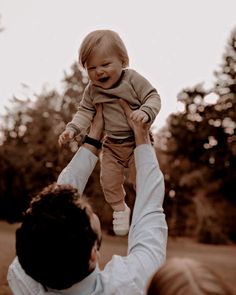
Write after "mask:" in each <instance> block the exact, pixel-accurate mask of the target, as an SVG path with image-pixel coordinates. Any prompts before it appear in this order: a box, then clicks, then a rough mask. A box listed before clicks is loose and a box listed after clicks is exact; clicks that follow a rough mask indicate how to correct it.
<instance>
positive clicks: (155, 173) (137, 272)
mask: <svg viewBox="0 0 236 295" xmlns="http://www.w3.org/2000/svg"><path fill="white" fill-rule="evenodd" d="M134 155H135V164H136V169H137V176H136V177H137V178H136V189H137V195H136V201H135V206H134V211H133V217H132V223H131V227H130V232H129V237H128V254H127V256H125V257H122V256H118V255H114V256H113V257H112V259H111V261H109V262H108V263H107V265H106V266H105V268H104V270H103V271H101V270H100V269H99V267H98V266H97V267H96V269H95V270H94V271H93V272H92V273H91V274H90V275H89V276H88V277H86V278H85V279H84V280H82V281H80V282H79V283H77V284H75V285H73V286H72V287H71V288H69V289H66V290H60V291H56V290H50V292H46V291H45V290H44V288H43V286H42V285H41V284H39V283H38V282H36V281H35V280H33V279H32V278H30V277H29V276H28V275H26V273H25V272H24V270H23V269H22V268H21V265H20V264H19V261H18V259H17V257H16V258H15V259H14V261H13V262H12V264H11V265H10V267H9V270H8V282H9V286H10V287H11V289H12V291H13V293H14V295H46V294H47V295H52V294H65V295H89V294H90V295H98V294H100V295H101V294H103V295H119V294H122V295H124V294H128V295H136V294H137V295H138V294H140V295H141V294H142V295H143V294H145V293H146V292H145V289H146V284H147V281H148V279H149V278H150V277H151V275H152V274H153V273H154V272H155V271H156V270H157V269H158V268H159V267H160V266H161V265H162V264H163V263H164V261H165V257H166V243H167V225H166V221H165V215H164V213H163V209H162V204H163V197H164V181H163V175H162V172H161V171H160V169H159V165H158V162H157V159H156V155H155V151H154V149H153V147H152V146H151V145H148V144H143V145H139V146H138V147H136V149H135V151H134ZM96 162H97V157H96V156H95V155H94V154H93V153H91V152H90V151H89V150H88V149H86V148H84V147H81V148H80V149H79V150H78V152H77V153H76V154H75V156H74V158H73V159H72V160H71V162H70V163H69V164H68V166H67V167H66V168H65V169H64V170H63V171H62V172H61V174H60V175H59V178H58V183H59V184H68V183H69V184H71V185H73V186H74V187H76V188H77V189H78V190H79V192H80V193H82V192H83V190H84V187H85V185H86V183H87V180H88V178H89V176H90V174H91V172H92V171H93V168H94V166H95V164H96Z"/></svg>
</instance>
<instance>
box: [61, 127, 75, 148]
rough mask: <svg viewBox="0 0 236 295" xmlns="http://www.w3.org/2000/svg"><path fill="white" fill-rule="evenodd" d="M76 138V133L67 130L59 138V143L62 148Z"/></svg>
mask: <svg viewBox="0 0 236 295" xmlns="http://www.w3.org/2000/svg"><path fill="white" fill-rule="evenodd" d="M74 136H75V132H74V131H72V130H65V131H63V132H62V134H61V135H60V136H59V139H58V143H59V145H60V146H62V145H63V144H66V143H67V142H69V141H71V140H72V139H73V138H74Z"/></svg>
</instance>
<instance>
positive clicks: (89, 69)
mask: <svg viewBox="0 0 236 295" xmlns="http://www.w3.org/2000/svg"><path fill="white" fill-rule="evenodd" d="M87 70H88V71H91V70H95V67H88V68H87Z"/></svg>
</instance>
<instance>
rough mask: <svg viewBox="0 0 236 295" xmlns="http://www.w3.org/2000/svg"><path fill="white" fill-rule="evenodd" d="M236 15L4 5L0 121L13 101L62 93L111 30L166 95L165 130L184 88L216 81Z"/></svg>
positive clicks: (176, 6)
mask: <svg viewBox="0 0 236 295" xmlns="http://www.w3.org/2000/svg"><path fill="white" fill-rule="evenodd" d="M235 12H236V1H235V0H217V1H216V0H198V1H196V0H178V1H174V0H119V1H113V0H99V1H95V0H84V1H80V0H40V1H36V0H20V1H19V0H0V15H1V18H0V27H3V31H2V32H1V33H0V114H4V106H8V107H10V106H11V104H10V103H9V100H10V99H11V98H12V97H13V96H16V97H17V98H19V99H25V98H26V97H30V98H32V99H33V98H34V94H35V93H36V94H39V93H40V92H41V91H42V89H57V90H58V91H61V89H62V83H61V81H62V79H63V77H64V72H70V67H71V65H72V64H73V63H74V62H75V61H76V60H77V57H78V48H79V45H80V43H81V41H82V39H83V38H84V37H85V36H86V34H88V33H89V32H90V31H92V30H96V29H111V30H115V31H116V32H118V33H119V35H120V36H121V38H122V39H123V41H124V43H125V45H126V47H127V50H128V53H129V57H130V68H133V69H135V70H136V71H138V72H139V73H140V74H142V75H143V76H145V77H146V78H147V79H148V80H149V81H150V82H151V83H152V84H153V86H154V87H156V89H157V90H158V92H159V93H160V96H161V99H162V109H161V112H160V113H159V115H158V117H157V120H156V126H157V128H161V127H162V126H163V125H164V124H165V120H166V118H167V117H168V115H169V114H170V113H173V112H176V111H177V110H178V109H179V104H178V103H177V94H178V93H179V92H180V91H181V90H182V89H183V88H185V87H193V86H195V85H196V84H198V83H204V85H205V87H210V86H211V85H212V83H213V82H214V75H213V72H214V71H215V70H217V69H218V68H219V65H220V63H221V62H222V55H223V53H224V50H225V46H226V43H227V40H228V39H229V36H230V32H231V31H232V29H233V28H234V27H235V25H236V13H235Z"/></svg>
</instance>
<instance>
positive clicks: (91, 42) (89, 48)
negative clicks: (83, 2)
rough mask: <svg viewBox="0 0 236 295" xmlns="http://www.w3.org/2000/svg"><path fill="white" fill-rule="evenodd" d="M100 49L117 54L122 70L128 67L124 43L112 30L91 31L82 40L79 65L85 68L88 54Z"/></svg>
mask: <svg viewBox="0 0 236 295" xmlns="http://www.w3.org/2000/svg"><path fill="white" fill-rule="evenodd" d="M100 48H102V49H103V50H104V51H105V52H109V53H115V54H117V56H118V58H119V59H120V60H121V62H122V66H123V67H124V68H126V67H128V66H129V56H128V53H127V49H126V47H125V45H124V42H123V41H122V39H121V38H120V36H119V35H118V34H117V33H116V32H114V31H112V30H96V31H92V32H91V33H89V34H88V35H87V36H86V37H85V38H84V40H83V42H82V44H81V46H80V49H79V64H80V65H81V66H82V67H83V68H85V67H86V61H87V60H88V58H89V56H90V54H91V53H92V52H94V51H95V50H96V49H100Z"/></svg>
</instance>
